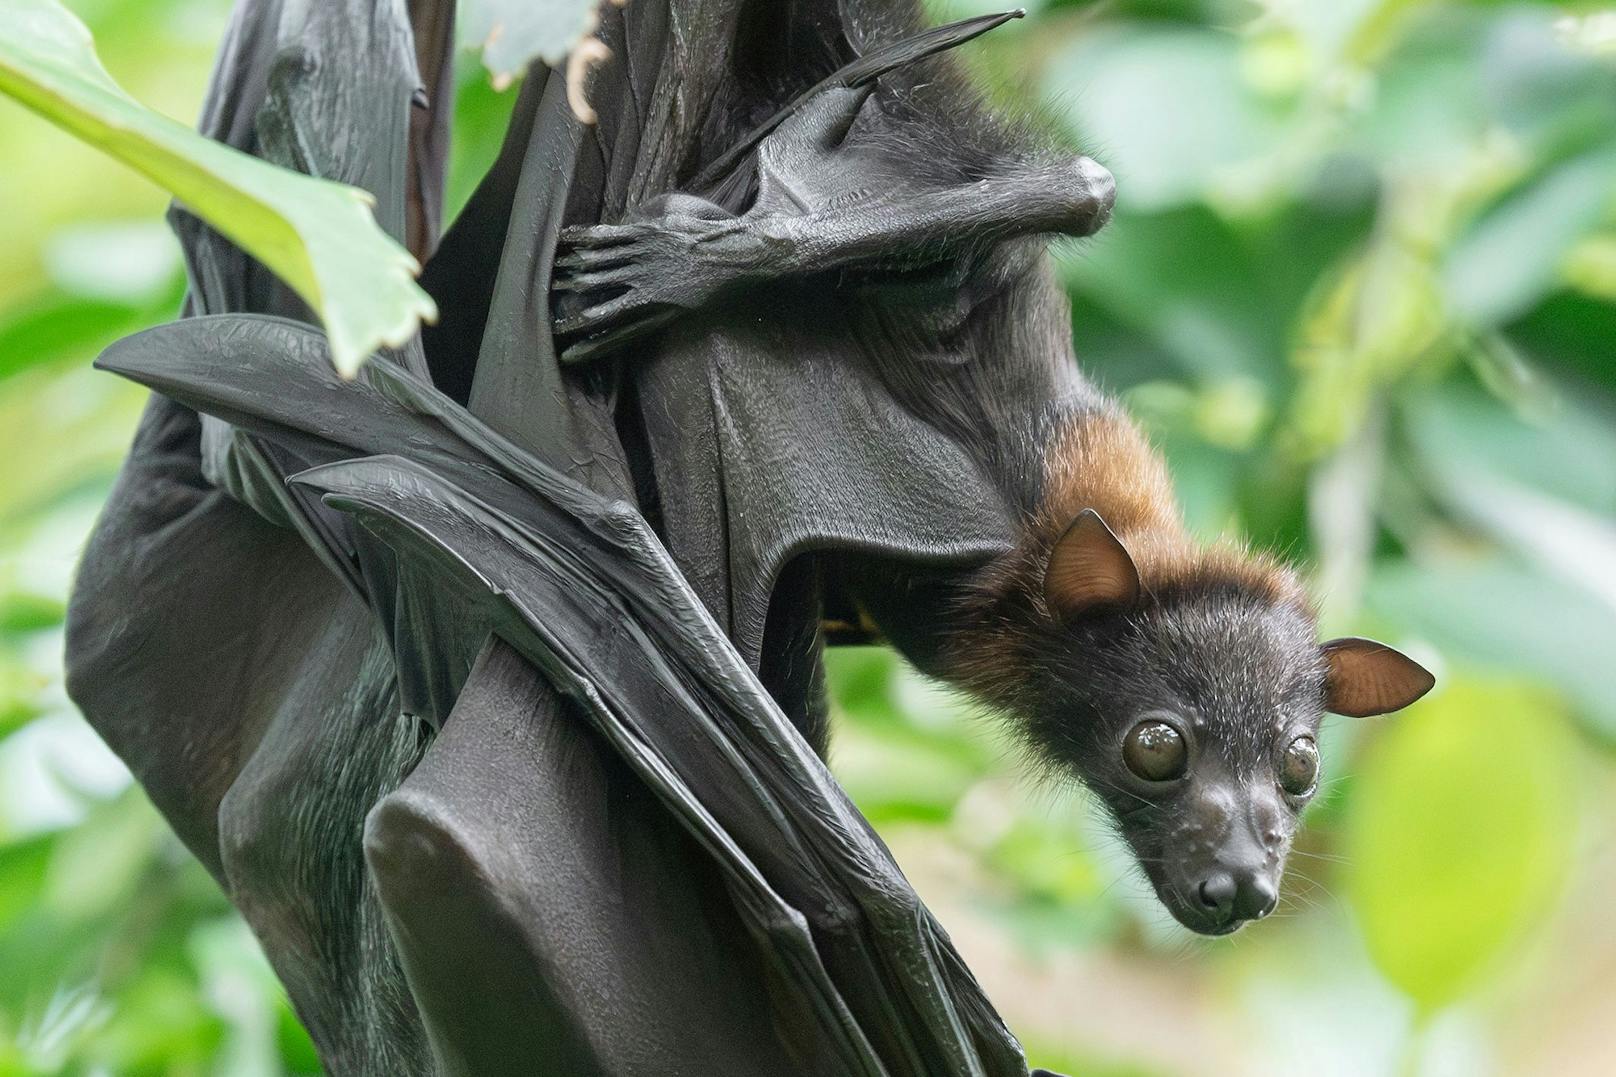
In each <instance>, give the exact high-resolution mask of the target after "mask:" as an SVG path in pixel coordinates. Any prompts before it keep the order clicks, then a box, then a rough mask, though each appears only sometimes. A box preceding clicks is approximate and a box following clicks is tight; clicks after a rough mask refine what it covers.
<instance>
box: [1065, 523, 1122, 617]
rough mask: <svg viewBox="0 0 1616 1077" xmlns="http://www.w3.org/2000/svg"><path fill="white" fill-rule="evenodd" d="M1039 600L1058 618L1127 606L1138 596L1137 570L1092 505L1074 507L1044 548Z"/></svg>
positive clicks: (1119, 541) (1120, 542)
mask: <svg viewBox="0 0 1616 1077" xmlns="http://www.w3.org/2000/svg"><path fill="white" fill-rule="evenodd" d="M1044 601H1045V602H1046V603H1047V604H1048V606H1049V612H1050V613H1052V614H1054V615H1055V618H1056V619H1057V620H1061V621H1066V620H1070V619H1071V618H1073V617H1075V616H1077V615H1078V614H1080V613H1083V612H1085V611H1087V610H1091V609H1094V608H1096V607H1100V606H1120V607H1123V608H1127V607H1131V606H1133V605H1134V604H1135V603H1137V602H1138V601H1139V570H1138V568H1136V567H1135V566H1134V563H1133V558H1132V557H1131V556H1129V554H1128V549H1127V547H1125V546H1123V545H1122V541H1121V540H1120V539H1118V538H1117V536H1116V535H1114V534H1112V532H1111V529H1110V528H1109V527H1107V526H1106V524H1105V521H1104V520H1102V519H1100V514H1099V513H1097V512H1095V511H1094V510H1093V509H1084V510H1083V511H1082V512H1080V513H1078V514H1077V519H1075V520H1073V521H1072V523H1071V526H1070V527H1068V528H1067V529H1066V533H1065V534H1063V535H1062V536H1061V537H1060V538H1058V539H1056V540H1055V546H1054V548H1053V549H1052V550H1050V551H1049V563H1048V564H1047V565H1046V566H1045V567H1044Z"/></svg>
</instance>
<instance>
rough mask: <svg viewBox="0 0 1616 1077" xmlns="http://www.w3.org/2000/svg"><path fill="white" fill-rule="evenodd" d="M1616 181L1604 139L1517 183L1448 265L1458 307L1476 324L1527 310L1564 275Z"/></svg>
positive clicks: (1613, 156) (1463, 239)
mask: <svg viewBox="0 0 1616 1077" xmlns="http://www.w3.org/2000/svg"><path fill="white" fill-rule="evenodd" d="M1613 186H1616V148H1613V147H1611V146H1609V145H1606V146H1600V147H1598V148H1596V149H1594V150H1592V151H1589V152H1587V153H1584V154H1581V155H1579V156H1577V157H1573V158H1571V159H1570V160H1568V161H1565V162H1563V163H1561V164H1558V165H1556V166H1554V167H1552V168H1550V169H1548V170H1547V171H1545V172H1543V173H1542V174H1541V175H1538V176H1535V177H1533V178H1532V179H1531V180H1529V181H1528V182H1527V183H1525V184H1524V185H1522V186H1521V187H1519V188H1518V189H1516V190H1514V191H1512V192H1511V193H1510V194H1508V195H1507V196H1506V197H1505V198H1503V199H1502V200H1501V201H1499V202H1498V203H1497V204H1496V205H1494V206H1492V207H1490V208H1489V209H1488V210H1487V211H1486V212H1484V213H1483V214H1481V216H1480V217H1478V218H1477V219H1476V220H1475V221H1474V222H1473V223H1472V224H1471V225H1470V227H1469V228H1468V229H1467V230H1466V231H1465V233H1464V234H1463V235H1461V236H1460V237H1459V240H1458V242H1457V243H1455V244H1454V246H1453V249H1452V250H1451V251H1449V253H1448V256H1447V259H1446V262H1445V264H1444V266H1443V272H1442V284H1443V289H1444V290H1445V291H1446V293H1447V296H1448V301H1449V302H1450V303H1451V304H1452V305H1453V308H1454V310H1456V311H1457V312H1458V313H1459V314H1461V315H1462V316H1464V317H1465V318H1466V319H1467V320H1468V321H1469V322H1470V323H1471V324H1473V325H1482V326H1493V325H1498V324H1501V323H1503V322H1506V321H1508V320H1509V319H1511V318H1515V317H1518V316H1520V315H1521V314H1524V313H1525V312H1526V311H1528V310H1530V309H1531V307H1532V306H1533V305H1534V304H1535V303H1538V302H1539V301H1541V300H1542V299H1543V297H1544V296H1545V295H1547V294H1548V293H1549V292H1551V291H1553V290H1554V288H1556V287H1557V286H1558V285H1559V283H1560V266H1561V264H1562V262H1563V261H1564V259H1565V257H1566V255H1567V253H1568V252H1569V251H1570V250H1571V249H1572V247H1573V245H1574V244H1575V243H1576V242H1577V241H1578V240H1580V239H1582V238H1584V237H1585V236H1587V235H1588V234H1589V233H1591V232H1592V231H1593V229H1594V228H1595V226H1597V225H1598V223H1599V221H1600V220H1601V218H1602V216H1603V214H1604V213H1605V211H1606V209H1607V208H1608V207H1609V206H1610V204H1611V194H1610V192H1611V189H1612V187H1613Z"/></svg>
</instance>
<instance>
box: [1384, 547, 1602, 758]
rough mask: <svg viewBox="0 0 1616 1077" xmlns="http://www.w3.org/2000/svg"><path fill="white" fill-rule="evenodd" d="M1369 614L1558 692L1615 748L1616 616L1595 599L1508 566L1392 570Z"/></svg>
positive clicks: (1430, 565)
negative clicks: (1614, 667) (1613, 666)
mask: <svg viewBox="0 0 1616 1077" xmlns="http://www.w3.org/2000/svg"><path fill="white" fill-rule="evenodd" d="M1368 605H1369V608H1370V609H1371V610H1372V611H1373V612H1374V613H1375V614H1376V615H1377V616H1379V617H1381V618H1384V619H1385V620H1387V621H1389V622H1390V623H1392V624H1395V625H1399V626H1401V627H1403V628H1404V629H1406V630H1407V631H1410V632H1415V633H1418V634H1420V635H1423V636H1426V637H1429V638H1430V639H1431V640H1432V641H1433V642H1434V643H1435V644H1436V645H1437V646H1439V647H1441V648H1442V651H1443V653H1444V654H1451V655H1453V656H1455V657H1456V658H1460V659H1463V660H1464V661H1465V662H1466V663H1467V664H1471V665H1482V666H1485V667H1487V668H1489V669H1494V670H1498V671H1499V672H1506V673H1513V674H1531V675H1534V676H1539V677H1542V678H1543V679H1545V680H1546V681H1549V682H1550V683H1552V684H1555V685H1557V686H1558V687H1559V688H1560V690H1561V691H1562V692H1564V693H1565V694H1566V695H1567V696H1568V697H1569V698H1570V700H1571V701H1572V702H1573V703H1574V704H1575V705H1576V707H1577V716H1578V717H1579V718H1580V719H1581V720H1582V722H1583V727H1584V729H1586V731H1587V732H1588V733H1589V734H1591V735H1592V736H1594V737H1595V738H1597V739H1598V740H1599V741H1601V742H1602V743H1604V744H1606V745H1607V746H1616V698H1613V697H1612V695H1611V691H1610V673H1609V667H1610V656H1611V655H1613V654H1616V611H1612V609H1611V607H1610V606H1609V605H1608V604H1607V603H1604V602H1601V601H1600V600H1599V598H1598V597H1597V596H1595V595H1593V594H1591V593H1589V592H1588V591H1587V590H1584V589H1582V588H1579V587H1574V586H1572V585H1571V584H1569V583H1567V582H1565V581H1563V580H1561V579H1556V578H1555V577H1553V576H1550V575H1546V574H1545V573H1543V572H1542V571H1533V570H1532V569H1530V568H1528V567H1525V566H1522V565H1519V564H1517V563H1515V562H1513V561H1511V560H1507V559H1505V558H1502V557H1488V558H1441V559H1432V560H1431V561H1429V562H1426V563H1421V564H1417V565H1416V564H1411V563H1409V562H1407V561H1393V562H1389V563H1387V564H1386V565H1385V566H1383V567H1381V568H1379V569H1377V570H1376V572H1375V574H1374V575H1373V576H1372V577H1371V579H1370V582H1369V588H1368Z"/></svg>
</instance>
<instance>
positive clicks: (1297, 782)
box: [1279, 734, 1319, 797]
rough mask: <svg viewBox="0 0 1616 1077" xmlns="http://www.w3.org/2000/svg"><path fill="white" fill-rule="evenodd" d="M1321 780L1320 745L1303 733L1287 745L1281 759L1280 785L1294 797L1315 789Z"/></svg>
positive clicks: (1304, 794)
mask: <svg viewBox="0 0 1616 1077" xmlns="http://www.w3.org/2000/svg"><path fill="white" fill-rule="evenodd" d="M1318 780H1319V746H1318V745H1317V744H1315V743H1314V741H1313V738H1312V737H1310V736H1307V735H1306V734H1303V735H1302V736H1300V737H1297V738H1296V739H1295V740H1293V741H1291V742H1290V743H1289V744H1288V745H1286V746H1285V754H1284V755H1282V756H1280V759H1279V786H1280V788H1281V789H1283V790H1285V792H1287V793H1289V794H1290V795H1291V796H1293V797H1303V796H1306V795H1307V794H1309V793H1311V792H1312V791H1313V786H1314V785H1315V784H1316V783H1317V782H1318Z"/></svg>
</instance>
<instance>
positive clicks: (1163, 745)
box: [1122, 722, 1189, 782]
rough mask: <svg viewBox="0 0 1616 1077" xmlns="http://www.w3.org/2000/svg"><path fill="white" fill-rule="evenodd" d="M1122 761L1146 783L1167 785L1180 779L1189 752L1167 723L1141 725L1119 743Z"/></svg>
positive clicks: (1181, 738) (1142, 723)
mask: <svg viewBox="0 0 1616 1077" xmlns="http://www.w3.org/2000/svg"><path fill="white" fill-rule="evenodd" d="M1122 760H1123V762H1125V763H1127V764H1128V769H1129V770H1131V771H1133V772H1134V773H1135V774H1137V775H1138V776H1139V777H1141V778H1143V779H1144V780H1145V781H1147V782H1167V781H1172V780H1173V779H1174V778H1178V777H1181V776H1182V775H1183V773H1184V769H1185V766H1186V765H1187V764H1188V762H1189V751H1188V749H1186V748H1185V747H1184V738H1183V737H1182V736H1180V735H1179V732H1178V730H1176V729H1174V728H1173V727H1172V726H1170V725H1168V724H1167V723H1166V722H1140V723H1139V724H1138V725H1136V726H1134V727H1133V729H1132V730H1131V731H1130V732H1129V733H1128V738H1127V739H1126V740H1124V741H1123V742H1122Z"/></svg>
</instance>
